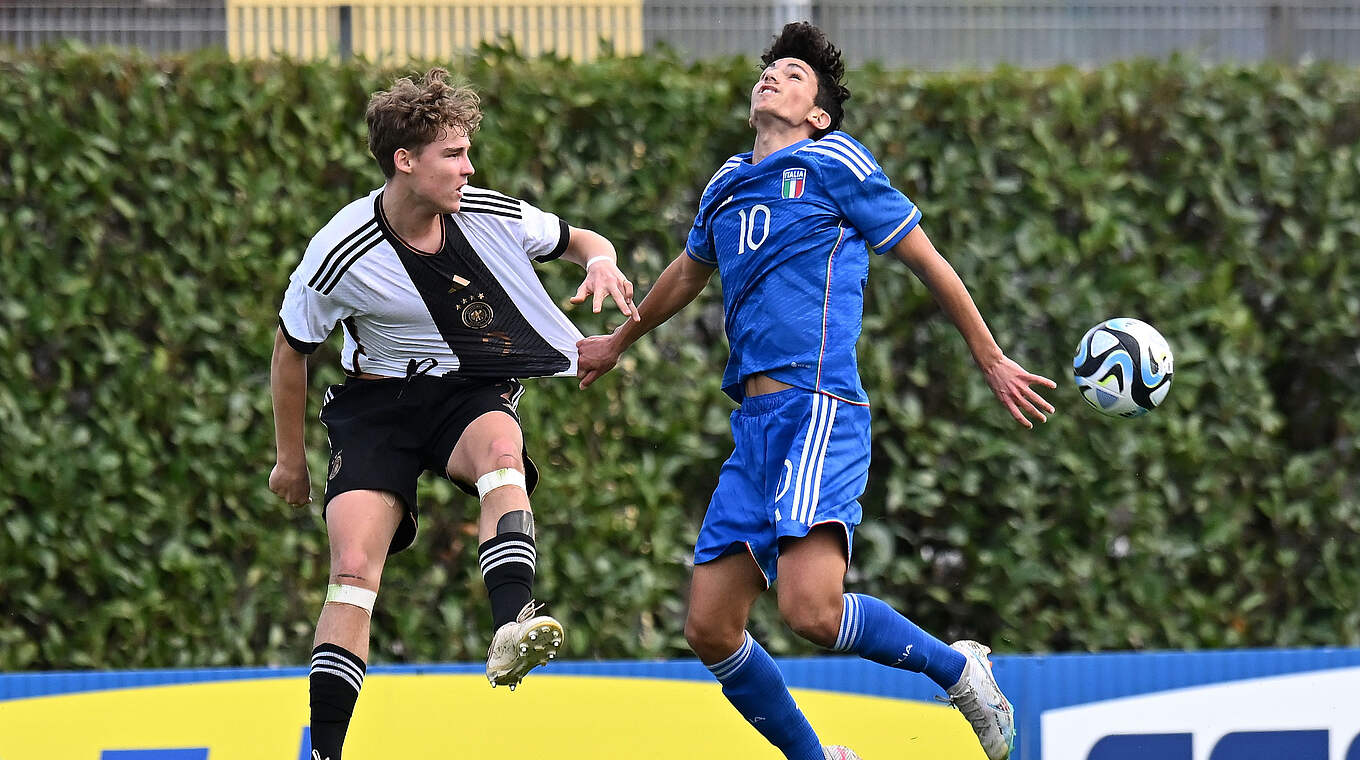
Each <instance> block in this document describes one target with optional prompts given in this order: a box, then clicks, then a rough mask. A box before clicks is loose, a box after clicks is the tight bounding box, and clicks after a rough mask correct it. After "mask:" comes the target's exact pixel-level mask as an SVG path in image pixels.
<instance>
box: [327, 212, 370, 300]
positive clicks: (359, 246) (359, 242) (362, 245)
mask: <svg viewBox="0 0 1360 760" xmlns="http://www.w3.org/2000/svg"><path fill="white" fill-rule="evenodd" d="M379 240H382V230H380V229H378V226H377V225H376V224H375V225H374V226H373V227H371V228H369V231H368V232H365V233H364V234H363V235H360V236H359V237H358V238H356V239H355V240H354V242H352V243H350V244H349V246H347V247H346V248H345V249H344V250H342V251H340V252H339V253H338V254H337V255H335V256H332V257H328V262H329V263H328V264H327V265H326V266H324V267H322V268H321V269H320V270H318V271H317V276H316V277H313V278H312V279H313V280H315V281H316V284H315V285H313V286H312V289H313V290H318V291H320V292H322V293H329V292H331V291H332V290H334V289H335V283H337V282H339V281H340V276H341V275H343V274H344V270H346V269H349V267H350V265H351V264H353V263H354V260H355V259H356V258H358V256H361V255H363V253H364V252H365V251H367V250H368V249H369V248H372V247H373V245H374V244H375V243H377V242H378V241H379ZM356 251H357V252H358V254H357V255H356V253H355V252H356Z"/></svg>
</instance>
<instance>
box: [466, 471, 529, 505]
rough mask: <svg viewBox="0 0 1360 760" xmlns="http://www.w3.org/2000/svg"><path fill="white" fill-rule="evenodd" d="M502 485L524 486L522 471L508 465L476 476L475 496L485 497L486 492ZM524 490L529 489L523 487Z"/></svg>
mask: <svg viewBox="0 0 1360 760" xmlns="http://www.w3.org/2000/svg"><path fill="white" fill-rule="evenodd" d="M503 486H519V487H520V488H524V473H522V472H520V471H519V470H516V469H513V468H510V467H502V468H501V469H499V470H492V471H491V472H488V473H487V474H485V475H483V476H481V477H480V478H477V498H479V499H485V498H486V495H487V494H489V493H491V492H492V491H494V490H496V489H497V488H501V487H503ZM524 490H526V491H527V490H529V489H527V488H524Z"/></svg>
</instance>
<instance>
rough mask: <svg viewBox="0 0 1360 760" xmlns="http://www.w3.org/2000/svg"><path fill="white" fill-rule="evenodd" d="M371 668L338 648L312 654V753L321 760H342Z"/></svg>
mask: <svg viewBox="0 0 1360 760" xmlns="http://www.w3.org/2000/svg"><path fill="white" fill-rule="evenodd" d="M367 671H368V667H367V666H366V665H364V661H363V660H361V659H359V658H358V657H357V656H356V655H355V654H354V653H353V652H348V651H346V650H345V649H344V647H340V646H336V645H335V644H320V645H318V646H317V648H316V649H313V650H312V673H311V678H310V679H309V680H310V683H311V691H312V750H313V751H315V752H316V753H318V754H317V755H315V757H320V758H321V760H340V748H341V747H343V746H344V744H345V732H346V731H348V730H349V719H350V716H352V715H353V714H354V702H355V700H357V699H358V698H359V688H360V687H361V686H363V685H364V673H366V672H367Z"/></svg>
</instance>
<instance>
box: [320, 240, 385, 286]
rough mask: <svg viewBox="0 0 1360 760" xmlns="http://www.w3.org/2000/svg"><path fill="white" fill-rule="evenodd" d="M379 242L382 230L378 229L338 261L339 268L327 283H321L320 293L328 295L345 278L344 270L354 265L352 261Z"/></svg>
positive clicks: (346, 270)
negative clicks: (360, 245) (358, 246)
mask: <svg viewBox="0 0 1360 760" xmlns="http://www.w3.org/2000/svg"><path fill="white" fill-rule="evenodd" d="M381 242H382V232H381V231H379V232H378V233H377V234H376V235H374V236H373V237H372V238H371V239H369V240H368V242H366V243H364V244H363V247H360V248H355V249H354V252H353V253H351V254H350V255H349V256H348V257H346V258H345V259H343V260H342V261H341V262H340V266H339V268H337V269H336V270H335V277H334V278H331V279H330V280H329V282H328V283H322V287H321V294H322V295H326V296H328V295H330V294H331V291H332V290H335V286H336V285H339V284H340V281H341V280H343V279H344V278H345V272H348V271H349V268H350V267H352V266H354V262H356V261H358V260H359V259H360V258H361V257H362V256H363V255H364V254H365V253H368V252H369V251H371V250H373V249H374V248H375V247H377V245H378V243H381Z"/></svg>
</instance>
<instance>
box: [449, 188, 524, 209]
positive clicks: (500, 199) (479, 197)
mask: <svg viewBox="0 0 1360 760" xmlns="http://www.w3.org/2000/svg"><path fill="white" fill-rule="evenodd" d="M463 201H464V202H469V201H470V202H472V203H480V204H482V205H485V206H498V207H500V208H503V209H506V210H507V211H519V210H520V208H519V201H517V200H514V199H512V198H506V197H505V196H496V195H488V194H486V193H478V192H464V193H463Z"/></svg>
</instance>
